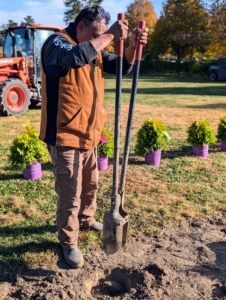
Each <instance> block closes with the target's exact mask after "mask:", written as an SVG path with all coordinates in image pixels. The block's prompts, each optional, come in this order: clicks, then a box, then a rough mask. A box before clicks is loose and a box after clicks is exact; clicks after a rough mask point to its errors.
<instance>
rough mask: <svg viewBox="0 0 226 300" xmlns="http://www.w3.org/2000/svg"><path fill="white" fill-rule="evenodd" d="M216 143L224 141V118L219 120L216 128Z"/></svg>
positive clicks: (225, 132)
mask: <svg viewBox="0 0 226 300" xmlns="http://www.w3.org/2000/svg"><path fill="white" fill-rule="evenodd" d="M217 139H218V141H221V140H226V116H224V117H222V118H220V123H219V124H218V128H217Z"/></svg>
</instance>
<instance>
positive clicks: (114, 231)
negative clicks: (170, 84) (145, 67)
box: [103, 13, 145, 254]
mask: <svg viewBox="0 0 226 300" xmlns="http://www.w3.org/2000/svg"><path fill="white" fill-rule="evenodd" d="M122 19H124V14H122V13H120V14H118V20H122ZM139 28H140V29H144V28H145V21H140V22H139ZM123 46H124V41H123V40H120V41H119V42H118V44H117V71H116V100H115V127H114V140H115V146H114V166H113V185H112V198H111V209H110V211H109V212H106V213H105V214H104V222H103V246H104V250H105V252H106V253H107V254H114V253H115V252H117V251H118V250H119V249H120V248H121V247H123V246H124V245H125V243H126V237H127V229H128V219H129V216H128V214H127V212H126V211H125V210H124V197H125V179H126V170H127V164H128V157H129V148H130V136H131V131H132V121H133V114H134V105H135V97H136V91H137V82H138V76H139V70H140V60H141V56H142V49H143V45H142V44H141V43H139V41H138V42H137V46H136V60H135V65H134V72H133V82H132V89H131V97H130V106H129V113H128V120H127V128H126V139H125V145H124V154H123V161H122V168H121V177H120V184H119V180H118V171H119V140H120V115H121V87H122V84H121V83H122V58H123Z"/></svg>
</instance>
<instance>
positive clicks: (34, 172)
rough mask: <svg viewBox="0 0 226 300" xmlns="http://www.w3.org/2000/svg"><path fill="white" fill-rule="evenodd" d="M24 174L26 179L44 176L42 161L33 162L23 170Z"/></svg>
mask: <svg viewBox="0 0 226 300" xmlns="http://www.w3.org/2000/svg"><path fill="white" fill-rule="evenodd" d="M23 176H24V178H25V179H30V180H36V179H39V178H41V177H42V165H41V163H39V162H38V163H35V162H33V163H32V164H30V165H29V166H27V168H26V169H24V170H23Z"/></svg>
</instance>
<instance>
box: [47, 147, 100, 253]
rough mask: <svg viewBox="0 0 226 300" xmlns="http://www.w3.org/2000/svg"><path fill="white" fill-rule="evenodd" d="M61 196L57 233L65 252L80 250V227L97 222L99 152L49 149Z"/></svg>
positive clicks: (67, 148)
mask: <svg viewBox="0 0 226 300" xmlns="http://www.w3.org/2000/svg"><path fill="white" fill-rule="evenodd" d="M48 150H49V153H50V156H51V159H52V163H53V170H54V175H55V191H56V193H57V230H58V236H59V240H60V244H61V246H62V247H63V248H64V249H71V248H74V247H76V246H77V241H78V232H79V227H88V226H90V225H92V224H93V223H94V222H95V219H94V214H95V212H96V192H97V187H98V168H97V154H96V148H94V149H91V150H79V149H74V148H70V147H56V146H50V145H48Z"/></svg>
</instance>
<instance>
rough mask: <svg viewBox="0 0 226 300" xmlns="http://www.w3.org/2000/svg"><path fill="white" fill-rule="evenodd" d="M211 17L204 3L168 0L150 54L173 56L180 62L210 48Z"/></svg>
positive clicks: (153, 36) (155, 32)
mask: <svg viewBox="0 0 226 300" xmlns="http://www.w3.org/2000/svg"><path fill="white" fill-rule="evenodd" d="M208 24H209V14H208V12H207V10H206V9H205V3H204V2H203V1H202V0H167V2H166V3H165V4H164V5H163V10H162V13H161V16H160V18H159V20H158V21H157V23H156V26H155V30H154V33H153V34H152V45H151V51H152V52H154V53H155V54H165V53H167V52H170V53H171V54H173V55H175V56H177V59H178V61H180V60H181V58H183V57H185V56H187V55H188V56H193V55H194V53H196V52H201V53H202V52H204V50H205V47H206V46H207V45H208V44H209V42H210V41H209V35H208Z"/></svg>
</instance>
